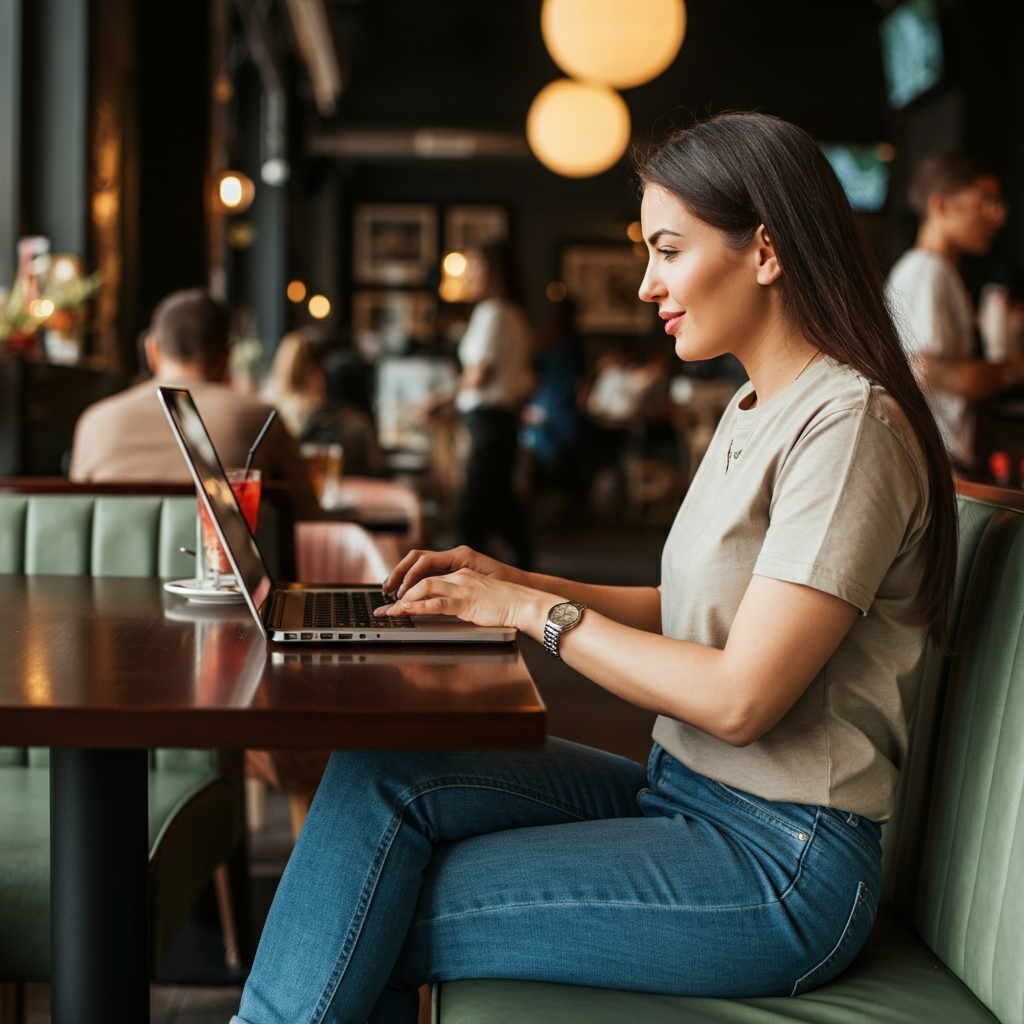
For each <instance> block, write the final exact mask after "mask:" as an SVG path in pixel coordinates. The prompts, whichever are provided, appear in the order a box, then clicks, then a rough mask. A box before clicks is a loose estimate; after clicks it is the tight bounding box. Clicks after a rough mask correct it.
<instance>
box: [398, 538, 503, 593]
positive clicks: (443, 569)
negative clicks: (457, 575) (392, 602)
mask: <svg viewBox="0 0 1024 1024" xmlns="http://www.w3.org/2000/svg"><path fill="white" fill-rule="evenodd" d="M490 562H491V560H490V559H487V558H486V557H485V556H484V555H481V554H479V552H476V551H474V550H473V549H472V548H471V547H467V546H466V545H465V544H463V545H461V546H460V547H457V548H451V549H449V550H448V551H422V550H417V551H410V552H409V554H407V555H406V556H405V558H403V559H402V561H401V562H399V563H398V565H396V566H395V568H394V569H392V571H391V574H390V575H389V576H388V578H387V579H386V580H385V581H384V593H385V594H387V595H388V596H391V595H394V596H395V597H402V596H404V595H405V594H407V593H408V592H409V590H410V589H411V588H412V587H414V586H416V584H417V583H419V582H420V581H421V580H424V579H427V578H428V577H431V576H443V575H445V574H446V573H451V572H455V571H457V570H458V569H462V568H470V567H472V568H477V567H479V568H481V569H484V568H485V567H486V565H487V564H489V563H490Z"/></svg>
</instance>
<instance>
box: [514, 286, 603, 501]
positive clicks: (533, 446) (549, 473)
mask: <svg viewBox="0 0 1024 1024" xmlns="http://www.w3.org/2000/svg"><path fill="white" fill-rule="evenodd" d="M574 313H575V310H574V306H573V303H572V300H571V299H562V300H561V301H559V302H556V303H554V306H553V308H552V310H551V319H550V320H549V322H548V326H547V328H546V329H545V331H544V333H543V335H542V336H541V338H540V343H539V345H538V352H537V357H536V359H535V361H534V371H535V373H536V376H537V387H536V390H535V391H534V393H533V397H532V398H531V399H530V404H529V405H528V406H527V407H526V408H525V409H524V410H523V420H524V423H525V426H524V427H523V430H522V433H521V435H520V437H521V439H522V442H523V446H524V447H525V448H527V449H529V450H530V451H532V452H533V455H534V458H535V459H536V469H537V476H538V478H539V480H540V481H541V482H543V483H555V484H559V483H560V484H570V485H576V484H577V481H576V480H575V476H576V472H575V471H576V464H577V461H578V460H577V459H576V458H575V457H574V455H575V454H576V449H577V448H578V446H579V442H580V437H581V427H582V416H581V415H580V411H579V406H578V404H577V399H578V392H579V388H580V384H581V382H582V381H583V378H584V376H585V375H586V370H587V367H586V359H585V358H584V354H583V345H582V344H581V342H580V338H579V335H578V334H577V333H576V328H575V325H574Z"/></svg>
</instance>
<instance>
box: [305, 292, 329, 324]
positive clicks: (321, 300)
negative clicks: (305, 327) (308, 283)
mask: <svg viewBox="0 0 1024 1024" xmlns="http://www.w3.org/2000/svg"><path fill="white" fill-rule="evenodd" d="M308 308H309V315H310V316H311V317H314V318H315V319H317V320H323V319H324V317H327V316H330V313H331V300H330V299H328V298H327V296H326V295H314V296H313V298H311V299H310V300H309V307H308Z"/></svg>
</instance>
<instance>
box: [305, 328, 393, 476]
mask: <svg viewBox="0 0 1024 1024" xmlns="http://www.w3.org/2000/svg"><path fill="white" fill-rule="evenodd" d="M307 330H308V328H307ZM319 352H320V357H319V359H320V361H319V365H320V370H321V372H322V373H323V378H324V384H325V387H326V401H325V402H324V404H323V405H321V406H320V408H319V409H317V411H316V412H315V413H313V415H312V416H311V417H310V418H309V420H308V422H307V423H306V427H305V429H304V430H303V431H302V434H301V436H300V438H299V440H300V441H302V443H303V444H340V445H341V446H342V448H343V449H344V452H345V463H344V469H345V473H346V474H348V475H349V476H386V475H387V460H386V459H385V456H384V452H383V451H382V450H381V447H380V444H379V443H378V441H377V424H376V422H375V421H374V417H373V402H372V399H371V395H372V390H373V366H372V365H371V364H370V363H368V362H367V361H366V360H365V359H364V358H363V357H362V355H360V353H359V352H357V351H356V350H355V349H354V348H352V346H351V345H350V344H349V343H348V341H347V339H346V338H344V337H342V338H339V339H334V340H333V342H332V344H331V345H329V346H324V347H322V348H321V349H320V350H319Z"/></svg>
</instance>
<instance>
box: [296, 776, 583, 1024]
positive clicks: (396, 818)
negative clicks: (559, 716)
mask: <svg viewBox="0 0 1024 1024" xmlns="http://www.w3.org/2000/svg"><path fill="white" fill-rule="evenodd" d="M455 786H473V787H474V788H477V789H494V790H498V791H499V792H503V793H510V794H512V795H514V796H522V797H525V798H527V799H531V800H534V801H535V802H537V803H540V804H543V805H544V806H545V807H551V808H553V809H555V810H559V811H562V812H563V813H566V814H571V815H572V816H573V817H576V818H579V819H580V820H581V821H587V820H589V819H588V817H587V815H586V814H585V812H582V811H581V810H580V809H579V808H576V807H573V806H572V805H570V804H567V803H562V802H561V801H552V800H550V799H549V798H547V797H545V796H544V795H543V794H541V793H538V792H537V791H536V790H529V789H526V788H525V787H521V786H515V785H511V784H509V783H507V782H499V781H497V780H495V779H488V778H486V777H484V776H473V775H454V776H444V777H442V778H440V779H431V780H430V782H424V783H422V784H420V785H419V786H415V787H413V788H412V789H409V790H406V791H405V792H404V793H403V794H401V796H400V797H399V798H398V803H397V806H396V808H395V812H394V813H393V814H392V816H391V820H390V821H389V822H388V824H387V827H386V828H385V829H384V832H383V833H382V835H381V840H380V842H379V843H378V844H377V852H376V853H375V855H374V858H373V862H372V863H371V865H370V870H369V872H368V873H367V876H366V881H365V882H364V883H363V889H362V891H361V892H360V894H359V900H358V902H357V903H356V908H355V910H354V912H353V914H352V923H351V925H350V926H349V930H348V932H347V933H346V935H345V938H344V939H343V940H342V943H341V949H340V950H339V951H338V956H337V959H336V960H335V962H334V969H333V970H332V971H331V974H330V977H329V978H328V979H327V984H326V985H325V986H324V990H323V992H322V993H321V996H320V1000H319V1001H318V1002H317V1005H316V1008H315V1009H314V1011H313V1017H312V1018H311V1024H316V1022H319V1021H322V1020H323V1016H324V1014H325V1013H326V1012H327V1010H328V1009H329V1008H330V1005H331V1003H332V1002H333V1001H334V996H335V994H336V993H337V991H338V986H339V985H340V984H341V981H342V979H343V978H344V976H345V971H346V969H347V967H348V962H349V960H350V959H351V956H352V950H353V949H354V948H355V944H356V942H357V941H358V939H359V934H360V932H362V930H363V922H364V921H365V919H366V912H367V908H368V907H369V905H370V900H371V899H372V897H373V892H374V890H375V889H376V888H377V882H378V881H379V879H380V872H381V870H382V868H383V866H384V861H385V860H386V859H387V854H388V851H389V850H390V849H391V843H392V841H393V840H394V838H395V835H396V833H397V832H398V826H399V825H400V824H401V821H402V817H403V815H404V813H405V809H406V808H407V807H408V806H409V804H411V803H412V802H413V801H414V800H417V799H419V797H421V796H424V795H426V794H427V793H432V792H434V791H436V790H438V789H448V788H452V787H455Z"/></svg>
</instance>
